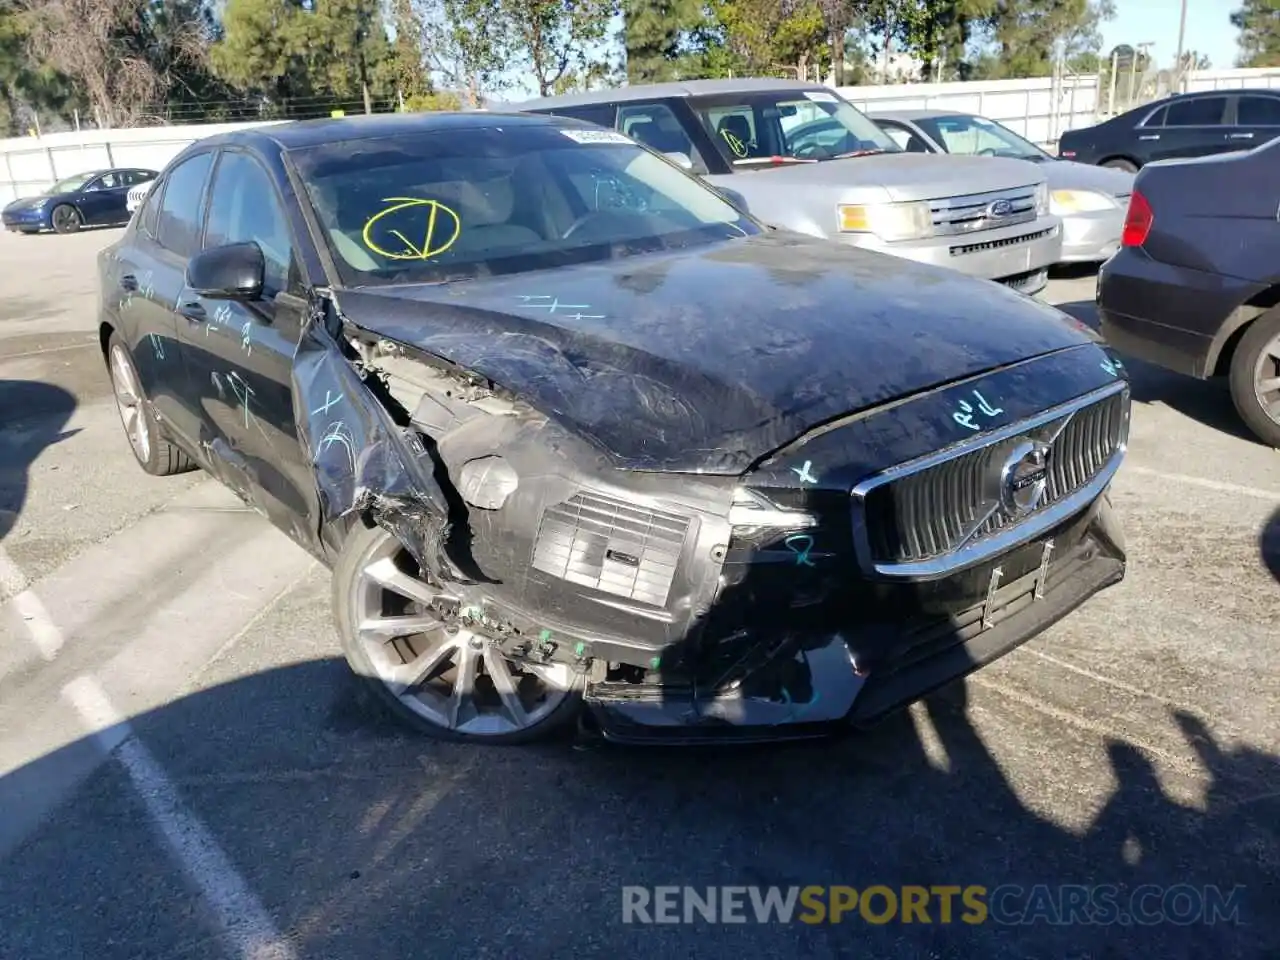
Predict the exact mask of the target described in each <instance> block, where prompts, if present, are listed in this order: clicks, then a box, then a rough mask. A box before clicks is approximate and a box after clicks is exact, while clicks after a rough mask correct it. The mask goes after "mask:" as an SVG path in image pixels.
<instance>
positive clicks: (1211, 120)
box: [1164, 97, 1227, 127]
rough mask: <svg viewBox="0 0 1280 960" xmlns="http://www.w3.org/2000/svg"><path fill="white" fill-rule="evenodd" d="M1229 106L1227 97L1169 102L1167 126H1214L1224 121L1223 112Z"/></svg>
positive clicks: (1165, 122) (1166, 116) (1165, 119)
mask: <svg viewBox="0 0 1280 960" xmlns="http://www.w3.org/2000/svg"><path fill="white" fill-rule="evenodd" d="M1226 107H1227V98H1226V97H1198V98H1196V99H1194V100H1179V101H1177V102H1176V103H1171V104H1169V112H1168V113H1167V114H1165V118H1164V125H1165V126H1166V127H1212V126H1216V125H1218V124H1221V123H1222V113H1223V111H1224V110H1225V109H1226Z"/></svg>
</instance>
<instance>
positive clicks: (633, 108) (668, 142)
mask: <svg viewBox="0 0 1280 960" xmlns="http://www.w3.org/2000/svg"><path fill="white" fill-rule="evenodd" d="M618 129H619V130H621V131H622V132H623V133H625V134H626V135H627V136H628V137H630V138H631V139H632V140H636V141H638V142H640V143H643V144H644V145H645V146H646V147H648V148H649V149H650V150H656V151H657V152H658V153H683V154H684V155H685V156H686V157H688V158H689V159H690V160H692V161H693V163H694V166H701V168H702V169H703V170H706V164H704V163H703V161H702V155H701V154H699V153H698V150H697V148H696V147H695V146H694V145H693V141H692V140H690V139H689V134H688V132H687V131H686V130H685V128H684V127H683V126H682V125H681V123H680V121H679V119H677V117H676V115H675V114H674V113H672V112H671V108H670V107H668V106H667V105H666V104H665V103H641V104H627V105H625V106H622V107H619V108H618Z"/></svg>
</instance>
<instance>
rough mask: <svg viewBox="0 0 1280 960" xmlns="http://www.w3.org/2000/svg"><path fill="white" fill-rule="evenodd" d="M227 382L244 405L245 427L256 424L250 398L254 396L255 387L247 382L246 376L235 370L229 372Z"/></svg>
mask: <svg viewBox="0 0 1280 960" xmlns="http://www.w3.org/2000/svg"><path fill="white" fill-rule="evenodd" d="M227 383H229V384H230V385H231V392H232V393H234V394H235V395H236V399H237V400H239V401H240V403H241V404H242V405H243V406H244V425H245V427H246V428H247V427H248V426H249V424H251V423H253V424H256V423H257V420H255V419H254V417H253V413H252V412H251V411H250V410H249V398H250V397H252V396H253V388H252V387H250V386H249V384H247V383H245V380H244V377H242V376H240V374H238V373H235V372H232V373H229V374H227Z"/></svg>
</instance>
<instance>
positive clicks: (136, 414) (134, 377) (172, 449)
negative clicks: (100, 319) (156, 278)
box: [107, 333, 196, 477]
mask: <svg viewBox="0 0 1280 960" xmlns="http://www.w3.org/2000/svg"><path fill="white" fill-rule="evenodd" d="M107 369H108V370H109V371H110V373H111V390H112V393H114V394H115V398H116V410H117V411H118V412H119V414H120V424H121V426H123V427H124V434H125V436H126V437H128V438H129V447H130V448H131V449H132V450H133V457H134V459H135V460H137V461H138V466H140V467H142V469H143V470H145V471H146V472H147V473H149V474H151V475H152V476H153V477H167V476H171V475H173V474H175V473H186V472H187V471H188V470H194V469H195V466H196V465H195V462H194V461H193V460H192V459H191V458H190V457H188V456H187V455H186V454H185V453H183V452H182V450H180V449H178V447H176V446H175V445H174V444H173V442H172V441H170V440H169V439H168V438H167V437H166V436H165V435H164V428H163V427H161V426H160V421H159V420H157V419H156V415H155V413H154V411H153V410H152V409H151V401H150V400H148V399H147V395H146V392H145V391H144V390H143V389H142V378H141V377H139V376H138V368H137V366H136V365H135V364H134V362H133V355H132V354H131V353H129V348H128V347H126V346H125V345H124V341H123V340H121V339H120V336H119V335H118V334H115V333H113V334H112V335H111V339H110V341H109V342H108V343H107Z"/></svg>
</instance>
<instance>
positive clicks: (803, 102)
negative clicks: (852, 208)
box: [692, 88, 901, 167]
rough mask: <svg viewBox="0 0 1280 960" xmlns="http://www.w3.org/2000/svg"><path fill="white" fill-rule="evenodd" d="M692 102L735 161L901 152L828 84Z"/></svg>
mask: <svg viewBox="0 0 1280 960" xmlns="http://www.w3.org/2000/svg"><path fill="white" fill-rule="evenodd" d="M692 106H693V109H694V112H695V113H697V115H698V119H699V120H700V121H701V122H702V125H703V126H704V127H706V129H707V132H708V133H709V134H711V139H712V141H713V142H714V143H715V145H716V148H717V149H718V150H720V152H721V153H722V154H723V155H724V157H725V159H726V160H728V161H729V162H730V163H732V164H733V165H734V166H739V167H757V166H762V167H763V166H771V165H781V164H787V163H814V162H817V161H819V160H835V159H839V158H842V157H857V156H865V155H867V154H873V153H900V152H901V150H900V149H899V148H898V145H897V144H895V143H894V142H893V140H892V139H890V137H889V135H888V134H886V133H885V132H884V131H883V130H881V129H880V128H879V127H878V126H877V125H876V124H875V123H874V122H873V121H872V120H870V119H869V118H867V117H865V116H863V115H862V114H861V113H859V112H858V111H857V110H856V109H854V107H853V106H852V105H851V104H850V103H849V102H848V101H846V100H843V99H841V98H840V97H839V95H837V94H836V93H835V92H834V91H832V90H826V89H822V88H815V89H813V90H798V91H797V90H780V91H776V92H763V93H743V94H737V95H731V96H717V97H701V98H695V99H694V100H693V101H692Z"/></svg>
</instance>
